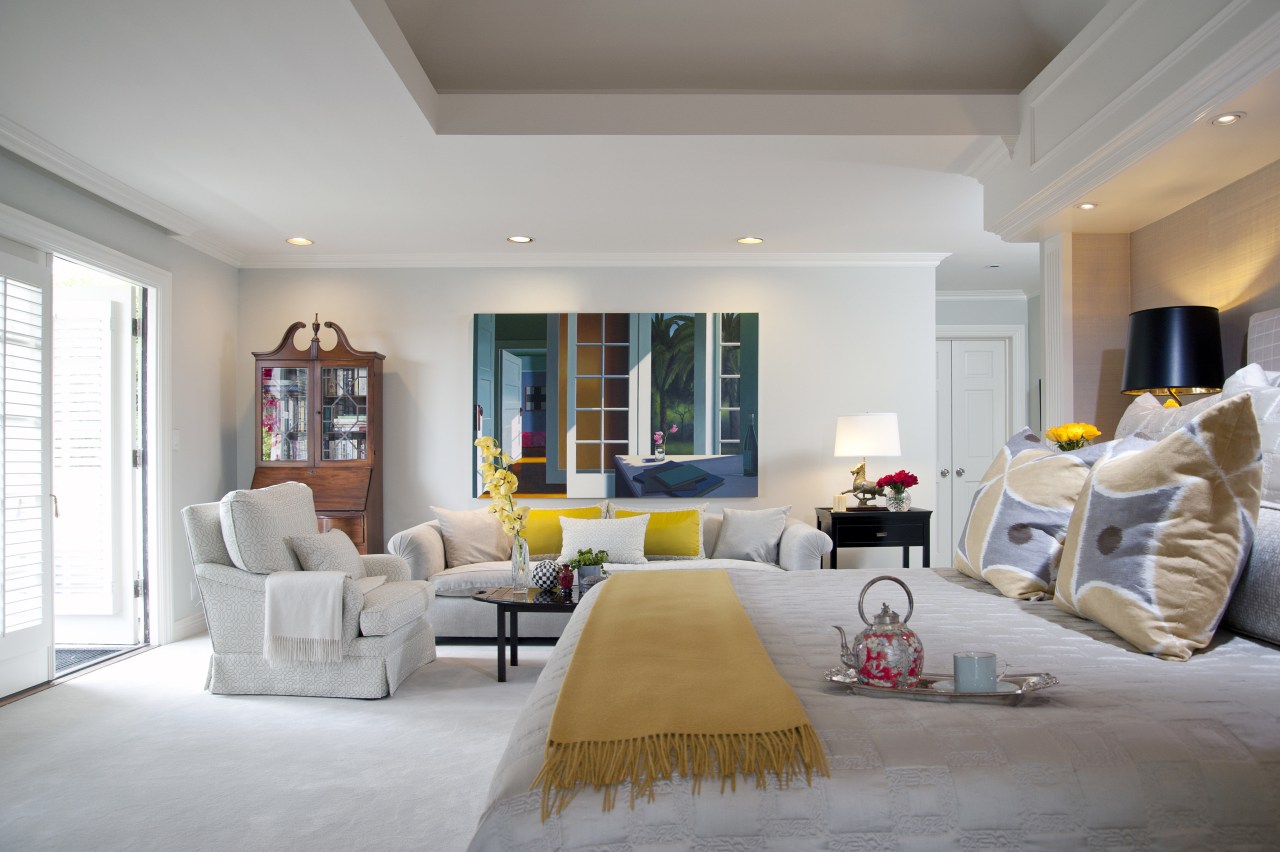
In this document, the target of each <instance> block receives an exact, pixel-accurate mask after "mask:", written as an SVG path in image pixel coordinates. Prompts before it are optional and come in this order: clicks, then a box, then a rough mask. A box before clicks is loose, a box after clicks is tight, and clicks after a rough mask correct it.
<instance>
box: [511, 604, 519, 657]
mask: <svg viewBox="0 0 1280 852" xmlns="http://www.w3.org/2000/svg"><path fill="white" fill-rule="evenodd" d="M511 665H513V666H518V665H520V612H519V610H514V609H513V610H511Z"/></svg>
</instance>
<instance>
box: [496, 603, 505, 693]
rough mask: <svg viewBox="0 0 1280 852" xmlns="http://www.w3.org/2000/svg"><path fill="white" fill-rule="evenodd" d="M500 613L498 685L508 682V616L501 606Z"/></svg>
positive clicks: (498, 609)
mask: <svg viewBox="0 0 1280 852" xmlns="http://www.w3.org/2000/svg"><path fill="white" fill-rule="evenodd" d="M494 609H496V610H497V611H498V683H506V682H507V614H506V613H505V612H503V611H502V607H501V606H496V607H494Z"/></svg>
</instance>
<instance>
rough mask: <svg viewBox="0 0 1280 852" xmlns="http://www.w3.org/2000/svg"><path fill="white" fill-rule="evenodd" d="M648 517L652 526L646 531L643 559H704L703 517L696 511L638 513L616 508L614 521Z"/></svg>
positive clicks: (646, 528)
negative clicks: (642, 516)
mask: <svg viewBox="0 0 1280 852" xmlns="http://www.w3.org/2000/svg"><path fill="white" fill-rule="evenodd" d="M636 515H648V516H649V525H648V526H647V527H645V531H644V555H645V558H646V559H653V558H655V557H656V558H665V559H701V558H703V552H702V513H701V512H700V511H699V510H697V509H684V510H681V511H676V512H654V511H638V512H633V511H630V510H628V509H623V508H615V509H614V510H613V516H614V517H615V518H634V517H635V516H636Z"/></svg>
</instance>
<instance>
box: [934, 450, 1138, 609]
mask: <svg viewBox="0 0 1280 852" xmlns="http://www.w3.org/2000/svg"><path fill="white" fill-rule="evenodd" d="M1151 443H1152V442H1151V441H1145V440H1142V439H1139V438H1130V439H1128V446H1129V448H1131V449H1133V450H1137V449H1142V448H1144V447H1146V446H1149V445H1150V444H1151ZM1116 450H1117V445H1116V442H1109V443H1105V444H1095V445H1092V446H1087V447H1083V448H1081V449H1079V450H1073V451H1071V452H1068V453H1052V454H1045V453H1042V452H1041V451H1039V450H1036V451H1033V452H1022V453H1019V454H1018V455H1016V456H1014V457H1013V458H1012V459H1011V460H1010V461H1009V463H1008V467H1007V468H1006V469H1005V471H1004V473H1001V474H999V475H997V476H996V477H994V478H993V479H991V480H990V481H988V482H985V483H983V484H982V485H981V486H979V488H978V491H977V493H975V494H974V497H973V505H972V507H971V508H970V509H969V518H968V520H967V521H965V525H964V531H963V532H962V533H961V536H960V540H959V542H958V543H957V544H956V553H955V563H954V564H955V568H956V570H958V571H960V572H962V573H964V574H968V575H969V576H970V577H974V578H977V579H982V580H986V581H987V582H988V583H990V584H991V585H993V586H995V587H996V588H997V589H999V590H1000V592H1001V593H1002V594H1004V595H1005V596H1007V597H1011V598H1022V599H1024V600H1030V599H1033V598H1038V597H1041V596H1043V595H1045V594H1047V593H1049V592H1052V591H1053V583H1054V579H1055V577H1056V575H1057V573H1058V559H1059V557H1060V556H1061V555H1062V540H1063V539H1064V538H1065V537H1066V534H1067V523H1068V522H1069V521H1070V520H1071V511H1072V509H1074V508H1075V505H1076V498H1077V497H1079V496H1080V489H1082V488H1083V487H1084V481H1085V478H1086V477H1087V476H1088V475H1089V469H1090V468H1091V467H1093V465H1094V463H1095V462H1096V461H1097V460H1098V459H1101V458H1102V457H1104V456H1106V455H1108V453H1110V452H1113V451H1116Z"/></svg>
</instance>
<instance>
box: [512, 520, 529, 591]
mask: <svg viewBox="0 0 1280 852" xmlns="http://www.w3.org/2000/svg"><path fill="white" fill-rule="evenodd" d="M528 591H529V542H527V541H525V539H524V536H519V535H518V536H516V537H515V539H514V540H513V541H512V542H511V593H512V594H513V595H523V594H525V593H527V592H528Z"/></svg>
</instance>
